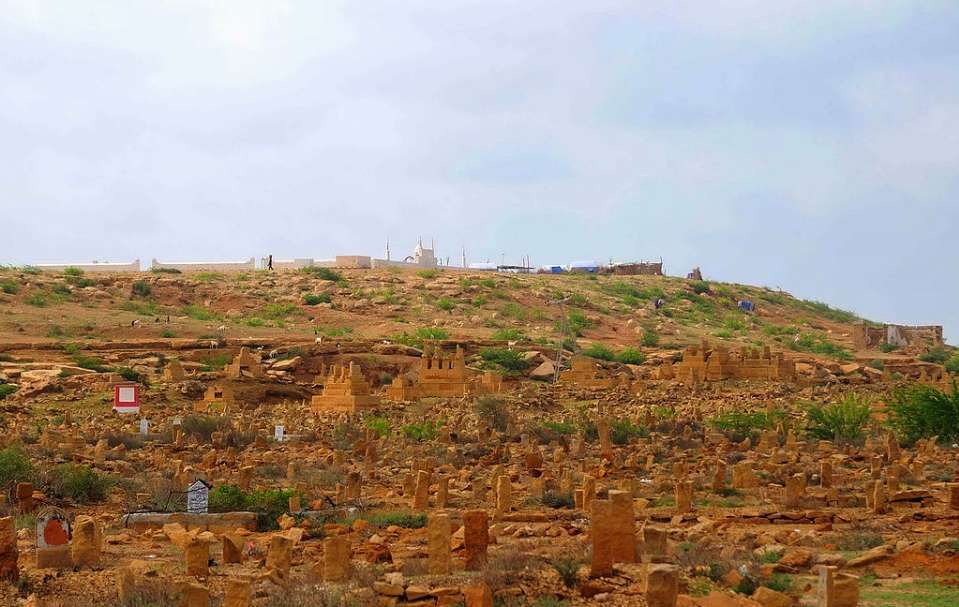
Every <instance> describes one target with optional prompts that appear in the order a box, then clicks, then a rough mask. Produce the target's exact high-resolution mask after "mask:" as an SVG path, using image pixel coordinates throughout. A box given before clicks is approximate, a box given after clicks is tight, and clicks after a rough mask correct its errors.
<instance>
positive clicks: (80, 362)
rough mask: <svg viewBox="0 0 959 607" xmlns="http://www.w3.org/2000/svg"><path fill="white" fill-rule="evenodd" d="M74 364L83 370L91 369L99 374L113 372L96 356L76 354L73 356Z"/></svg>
mask: <svg viewBox="0 0 959 607" xmlns="http://www.w3.org/2000/svg"><path fill="white" fill-rule="evenodd" d="M73 362H74V364H76V365H77V366H78V367H80V368H81V369H89V370H91V371H96V372H97V373H109V372H110V371H111V369H110V367H108V366H106V365H105V364H104V363H103V361H102V360H101V359H99V358H97V357H95V356H85V355H83V354H76V355H74V356H73Z"/></svg>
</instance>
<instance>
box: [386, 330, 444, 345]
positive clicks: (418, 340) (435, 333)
mask: <svg viewBox="0 0 959 607" xmlns="http://www.w3.org/2000/svg"><path fill="white" fill-rule="evenodd" d="M449 337H450V334H449V332H447V331H446V329H443V328H441V327H420V328H419V329H417V330H416V331H415V332H414V333H413V334H412V335H411V334H409V333H407V332H405V331H404V332H403V333H400V334H399V335H394V336H392V337H390V339H391V340H393V341H395V342H397V343H400V344H403V345H406V346H413V347H414V348H422V347H423V344H424V342H427V341H441V340H444V339H449Z"/></svg>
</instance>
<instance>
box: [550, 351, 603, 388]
mask: <svg viewBox="0 0 959 607" xmlns="http://www.w3.org/2000/svg"><path fill="white" fill-rule="evenodd" d="M559 381H560V382H561V383H566V384H576V385H577V386H579V387H583V388H594V389H606V388H611V387H613V386H614V385H616V380H615V379H614V378H612V377H604V376H603V375H601V374H600V373H599V371H598V370H597V368H596V363H595V362H594V361H593V359H591V358H588V357H586V356H574V357H573V358H572V360H570V368H569V369H567V370H565V371H561V372H560V374H559Z"/></svg>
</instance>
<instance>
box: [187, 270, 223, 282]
mask: <svg viewBox="0 0 959 607" xmlns="http://www.w3.org/2000/svg"><path fill="white" fill-rule="evenodd" d="M223 278H225V277H224V276H223V274H221V273H220V272H197V273H196V274H194V275H193V280H196V281H198V282H215V281H217V280H223Z"/></svg>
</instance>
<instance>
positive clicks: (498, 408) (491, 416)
mask: <svg viewBox="0 0 959 607" xmlns="http://www.w3.org/2000/svg"><path fill="white" fill-rule="evenodd" d="M473 410H474V411H475V412H476V417H478V418H480V419H481V420H483V421H484V422H486V424H487V425H489V426H490V427H491V428H493V429H494V430H497V431H498V432H505V431H506V426H507V424H508V423H509V410H508V408H507V406H506V401H504V400H503V399H501V398H496V397H495V396H481V397H479V398H477V399H476V402H475V403H473Z"/></svg>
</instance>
